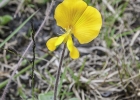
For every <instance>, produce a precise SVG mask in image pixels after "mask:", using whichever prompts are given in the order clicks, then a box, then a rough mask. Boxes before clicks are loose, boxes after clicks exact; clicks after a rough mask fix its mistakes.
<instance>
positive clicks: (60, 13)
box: [54, 0, 87, 29]
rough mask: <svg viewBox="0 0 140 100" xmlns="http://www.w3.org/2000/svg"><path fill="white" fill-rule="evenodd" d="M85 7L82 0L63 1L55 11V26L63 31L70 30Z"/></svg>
mask: <svg viewBox="0 0 140 100" xmlns="http://www.w3.org/2000/svg"><path fill="white" fill-rule="evenodd" d="M86 7H87V4H86V3H85V2H84V1H83V0H64V1H63V2H62V3H60V4H59V5H58V6H57V8H56V10H55V16H54V17H55V19H56V21H57V25H58V26H61V27H62V28H63V29H68V28H72V26H74V24H75V23H76V22H77V20H78V19H79V18H80V16H81V15H82V14H83V12H84V11H85V9H86Z"/></svg>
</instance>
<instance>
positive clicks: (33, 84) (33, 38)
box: [31, 23, 36, 100]
mask: <svg viewBox="0 0 140 100" xmlns="http://www.w3.org/2000/svg"><path fill="white" fill-rule="evenodd" d="M31 26H32V30H33V32H32V40H33V58H32V64H33V67H32V99H33V100H34V86H35V83H34V77H35V76H34V67H35V47H36V43H35V37H34V35H35V30H34V25H33V23H31Z"/></svg>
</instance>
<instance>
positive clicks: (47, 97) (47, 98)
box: [39, 91, 54, 100]
mask: <svg viewBox="0 0 140 100" xmlns="http://www.w3.org/2000/svg"><path fill="white" fill-rule="evenodd" d="M53 95H54V93H53V92H52V91H51V92H47V93H41V94H39V100H53Z"/></svg>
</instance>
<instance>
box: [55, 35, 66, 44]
mask: <svg viewBox="0 0 140 100" xmlns="http://www.w3.org/2000/svg"><path fill="white" fill-rule="evenodd" d="M65 37H66V34H63V35H61V36H59V37H58V38H57V40H56V42H55V46H58V45H60V44H61V43H62V42H63V41H64V39H65Z"/></svg>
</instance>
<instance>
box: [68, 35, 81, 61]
mask: <svg viewBox="0 0 140 100" xmlns="http://www.w3.org/2000/svg"><path fill="white" fill-rule="evenodd" d="M67 48H68V50H69V51H70V57H71V58H72V59H77V58H79V51H78V49H77V48H76V47H75V46H74V44H73V41H72V38H71V36H69V37H68V41H67Z"/></svg>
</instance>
